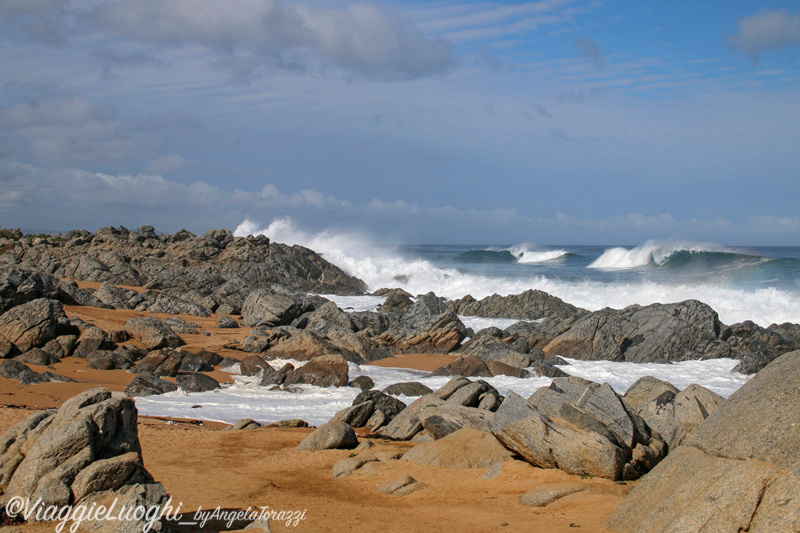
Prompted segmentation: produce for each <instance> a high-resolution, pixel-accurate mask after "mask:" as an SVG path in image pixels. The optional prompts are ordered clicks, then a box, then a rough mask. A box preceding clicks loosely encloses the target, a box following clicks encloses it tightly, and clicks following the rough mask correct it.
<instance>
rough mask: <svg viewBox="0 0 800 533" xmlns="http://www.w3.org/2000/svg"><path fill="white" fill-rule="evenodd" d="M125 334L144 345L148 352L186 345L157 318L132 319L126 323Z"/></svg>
mask: <svg viewBox="0 0 800 533" xmlns="http://www.w3.org/2000/svg"><path fill="white" fill-rule="evenodd" d="M125 332H126V333H127V334H128V335H130V336H131V338H132V339H134V340H137V341H139V342H141V343H142V344H144V345H145V346H146V347H147V349H148V350H157V349H159V348H177V347H178V346H183V345H184V344H185V343H184V342H183V339H181V338H180V337H179V336H178V335H176V334H175V332H174V331H172V329H170V327H169V326H168V325H166V324H165V323H164V322H162V321H160V320H159V319H157V318H155V317H151V316H148V317H143V318H131V319H130V320H128V321H127V322H126V323H125Z"/></svg>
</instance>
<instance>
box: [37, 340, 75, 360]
mask: <svg viewBox="0 0 800 533" xmlns="http://www.w3.org/2000/svg"><path fill="white" fill-rule="evenodd" d="M77 344H78V337H77V336H75V335H60V336H58V337H56V338H55V339H53V340H51V341H50V342H48V343H47V344H45V345H44V347H42V349H43V350H44V351H45V352H47V353H49V354H52V355H53V356H54V357H57V358H59V359H63V358H64V357H69V356H70V355H72V353H73V352H74V351H75V346H76V345H77Z"/></svg>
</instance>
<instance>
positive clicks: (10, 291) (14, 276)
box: [0, 266, 58, 314]
mask: <svg viewBox="0 0 800 533" xmlns="http://www.w3.org/2000/svg"><path fill="white" fill-rule="evenodd" d="M57 285H58V281H57V280H56V279H54V278H53V277H52V276H50V275H49V274H45V273H44V272H37V271H35V270H30V269H26V268H17V267H13V266H5V267H2V268H0V314H3V313H5V312H6V311H8V310H9V309H11V308H12V307H16V306H18V305H22V304H24V303H27V302H31V301H33V300H38V299H39V298H54V299H55V298H56V296H57V294H58V287H57Z"/></svg>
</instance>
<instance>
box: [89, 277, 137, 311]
mask: <svg viewBox="0 0 800 533" xmlns="http://www.w3.org/2000/svg"><path fill="white" fill-rule="evenodd" d="M94 296H95V298H97V299H98V300H100V301H101V302H103V303H104V304H106V305H110V306H111V307H113V308H114V309H133V306H132V305H131V304H130V294H128V293H127V292H126V291H124V290H122V289H120V288H118V287H116V286H115V285H114V284H113V283H110V282H108V281H106V282H104V283H102V284H100V287H99V288H98V289H97V290H96V291H95V292H94Z"/></svg>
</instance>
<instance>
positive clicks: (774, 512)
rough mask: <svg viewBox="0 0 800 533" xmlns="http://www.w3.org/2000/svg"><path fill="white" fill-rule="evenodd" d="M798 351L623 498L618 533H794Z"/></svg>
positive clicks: (798, 527) (798, 474)
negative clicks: (748, 532)
mask: <svg viewBox="0 0 800 533" xmlns="http://www.w3.org/2000/svg"><path fill="white" fill-rule="evenodd" d="M798 383H800V352H799V351H795V352H790V353H788V354H785V355H783V356H781V357H779V358H778V359H776V360H775V361H773V362H772V363H770V364H769V365H768V366H767V367H765V368H764V369H763V370H761V371H760V372H759V373H758V374H756V376H755V377H754V378H753V379H751V380H750V381H749V382H748V383H746V384H745V385H744V386H743V387H742V388H741V389H739V390H738V391H736V392H735V393H734V394H733V395H731V397H730V398H728V400H727V401H726V402H725V403H723V404H722V405H721V406H720V407H719V408H718V409H717V410H716V411H715V412H714V413H712V414H711V415H710V416H709V417H708V418H707V419H706V420H705V421H704V422H703V423H702V424H700V426H699V427H698V428H697V429H696V430H695V431H694V433H692V434H691V435H690V436H689V437H688V438H687V439H686V440H685V441H684V442H683V445H682V446H679V447H678V448H677V449H676V450H674V451H673V452H672V453H670V454H669V456H667V458H666V459H665V460H664V461H662V462H661V464H659V465H658V466H657V467H656V468H655V469H654V470H653V471H652V472H650V473H649V474H648V475H647V476H645V477H644V479H642V481H641V482H640V483H639V484H638V485H637V486H636V487H635V488H634V489H633V490H632V491H631V492H630V494H629V495H628V496H627V497H626V498H625V500H624V501H623V502H622V504H620V506H619V507H617V509H616V510H615V511H614V513H613V514H612V515H611V517H610V518H609V519H608V521H607V522H606V527H607V528H608V529H610V530H612V531H619V532H634V531H635V532H651V531H652V532H655V531H682V532H687V533H691V532H700V531H752V532H761V531H763V532H767V531H770V532H771V531H800V498H798V497H797V495H798V493H800V460H799V458H800V453H798V443H800V402H798V401H797V400H798Z"/></svg>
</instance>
